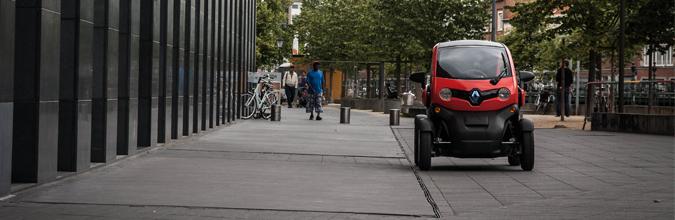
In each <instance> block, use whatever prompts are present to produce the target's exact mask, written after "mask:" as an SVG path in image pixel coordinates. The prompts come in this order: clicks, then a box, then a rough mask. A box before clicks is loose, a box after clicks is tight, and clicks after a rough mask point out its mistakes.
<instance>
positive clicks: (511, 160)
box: [509, 156, 520, 166]
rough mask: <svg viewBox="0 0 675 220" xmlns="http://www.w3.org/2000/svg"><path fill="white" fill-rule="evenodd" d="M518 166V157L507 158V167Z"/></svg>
mask: <svg viewBox="0 0 675 220" xmlns="http://www.w3.org/2000/svg"><path fill="white" fill-rule="evenodd" d="M518 165H520V157H519V156H509V166H518Z"/></svg>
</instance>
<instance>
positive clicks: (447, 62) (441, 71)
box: [436, 46, 511, 79]
mask: <svg viewBox="0 0 675 220" xmlns="http://www.w3.org/2000/svg"><path fill="white" fill-rule="evenodd" d="M437 53H438V54H437V59H438V63H437V64H436V65H437V66H436V77H443V78H455V79H491V78H494V77H496V76H497V75H499V73H501V72H502V71H507V73H506V76H510V75H511V72H510V70H509V68H508V66H509V64H508V62H509V61H508V57H507V56H506V51H505V50H504V48H499V47H491V46H456V47H442V48H439V49H438V52H437Z"/></svg>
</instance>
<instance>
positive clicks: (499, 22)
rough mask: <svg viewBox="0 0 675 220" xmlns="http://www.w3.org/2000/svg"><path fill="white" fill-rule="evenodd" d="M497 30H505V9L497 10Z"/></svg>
mask: <svg viewBox="0 0 675 220" xmlns="http://www.w3.org/2000/svg"><path fill="white" fill-rule="evenodd" d="M497 31H504V11H497Z"/></svg>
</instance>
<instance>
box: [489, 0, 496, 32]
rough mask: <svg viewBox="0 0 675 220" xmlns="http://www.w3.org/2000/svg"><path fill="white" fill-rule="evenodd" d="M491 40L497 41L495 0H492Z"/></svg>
mask: <svg viewBox="0 0 675 220" xmlns="http://www.w3.org/2000/svg"><path fill="white" fill-rule="evenodd" d="M490 40H492V41H497V0H492V38H491V39H490Z"/></svg>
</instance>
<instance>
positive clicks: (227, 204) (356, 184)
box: [20, 152, 433, 216]
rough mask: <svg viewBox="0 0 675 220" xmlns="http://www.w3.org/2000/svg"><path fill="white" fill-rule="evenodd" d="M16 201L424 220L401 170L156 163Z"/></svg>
mask: <svg viewBox="0 0 675 220" xmlns="http://www.w3.org/2000/svg"><path fill="white" fill-rule="evenodd" d="M20 200H21V201H26V202H48V203H76V204H123V205H153V206H178V207H211V208H240V209H263V210H298V211H323V212H344V213H375V214H396V215H419V216H424V215H427V216H431V215H433V210H432V209H431V207H430V206H429V204H428V203H427V201H426V198H425V197H424V193H423V192H422V190H421V189H420V187H419V185H418V184H417V180H416V179H415V177H414V176H413V175H412V174H411V172H410V168H409V167H407V166H389V167H382V166H377V167H371V166H368V165H362V164H336V163H314V162H290V161H279V160H227V159H216V158H195V157H190V158H177V157H175V156H171V157H163V156H162V152H158V153H155V154H153V155H148V156H145V157H142V158H138V159H137V160H133V161H129V162H127V163H125V164H124V166H123V167H110V168H106V169H103V170H100V171H96V172H92V173H89V174H88V175H84V176H81V177H77V178H74V179H72V180H68V181H64V182H62V183H59V184H57V185H55V186H51V187H48V188H46V189H45V190H41V191H38V192H36V193H30V194H27V195H22V196H21V198H20Z"/></svg>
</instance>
